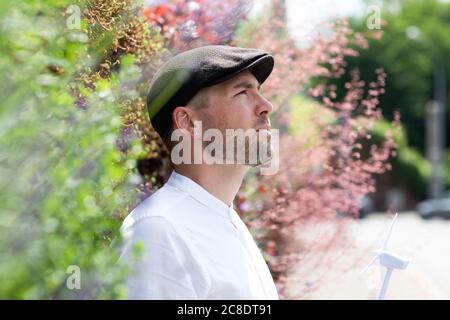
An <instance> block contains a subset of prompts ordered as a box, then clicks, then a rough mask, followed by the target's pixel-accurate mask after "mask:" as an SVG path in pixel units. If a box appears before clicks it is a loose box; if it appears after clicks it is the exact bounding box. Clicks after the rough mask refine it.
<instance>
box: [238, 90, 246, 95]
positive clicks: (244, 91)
mask: <svg viewBox="0 0 450 320" xmlns="http://www.w3.org/2000/svg"><path fill="white" fill-rule="evenodd" d="M243 93H244V94H247V90H243V91H241V92H239V93H238V94H237V95H240V94H243Z"/></svg>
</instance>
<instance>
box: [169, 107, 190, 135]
mask: <svg viewBox="0 0 450 320" xmlns="http://www.w3.org/2000/svg"><path fill="white" fill-rule="evenodd" d="M194 116H195V115H194V110H192V109H190V108H188V107H181V106H180V107H176V108H175V109H174V110H173V112H172V122H173V127H174V129H175V130H177V129H178V130H183V132H185V133H188V134H189V135H191V136H193V135H194V119H193V117H194Z"/></svg>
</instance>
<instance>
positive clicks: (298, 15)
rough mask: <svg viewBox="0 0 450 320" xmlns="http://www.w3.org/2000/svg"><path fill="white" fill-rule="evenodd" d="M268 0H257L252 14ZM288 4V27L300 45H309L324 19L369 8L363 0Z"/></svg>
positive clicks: (298, 0)
mask: <svg viewBox="0 0 450 320" xmlns="http://www.w3.org/2000/svg"><path fill="white" fill-rule="evenodd" d="M268 1H269V0H255V4H254V8H253V12H252V13H251V15H256V14H257V12H259V11H260V10H261V9H262V8H263V7H264V5H265V4H266V3H268ZM374 3H376V1H374ZM286 5H287V19H288V28H289V30H290V32H291V34H292V36H293V37H294V38H295V39H296V40H297V42H298V43H299V44H300V45H307V44H308V42H309V41H310V40H311V38H312V37H314V33H315V32H316V31H317V30H318V27H319V26H320V25H321V23H323V22H324V21H326V20H329V19H332V18H337V17H347V16H352V15H356V16H357V15H364V14H366V11H367V9H368V7H367V4H365V3H364V1H363V0H286Z"/></svg>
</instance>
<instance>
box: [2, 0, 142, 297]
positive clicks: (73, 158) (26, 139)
mask: <svg viewBox="0 0 450 320" xmlns="http://www.w3.org/2000/svg"><path fill="white" fill-rule="evenodd" d="M72 4H73V3H71V2H67V1H64V0H54V1H51V0H49V1H44V2H37V1H31V0H30V1H19V2H17V1H2V2H1V10H0V28H1V30H0V31H1V32H0V57H1V58H0V85H1V90H0V190H1V191H0V261H1V262H0V299H5V298H9V299H62V298H124V297H125V292H124V288H123V286H122V285H121V279H122V278H123V276H124V274H125V271H126V270H124V269H123V268H119V267H118V266H117V265H116V262H117V259H118V253H119V251H118V247H119V245H120V237H119V227H120V224H121V220H122V219H121V218H123V217H124V216H125V215H126V214H127V213H128V212H129V210H130V206H132V205H133V201H135V198H136V187H135V186H136V184H137V182H139V176H138V175H137V174H136V173H135V172H134V170H135V160H134V159H137V158H138V157H139V156H141V154H142V148H141V147H140V143H139V142H137V141H135V140H132V141H128V142H127V144H128V147H129V148H127V150H128V151H127V152H119V151H118V148H117V141H118V138H119V137H120V130H121V128H122V119H121V113H122V110H121V103H122V101H123V100H124V99H126V98H128V97H134V96H136V95H137V93H133V90H131V89H129V90H128V89H127V90H123V89H122V86H123V83H124V82H125V80H126V81H128V82H130V81H133V79H137V78H138V77H139V76H140V75H139V69H137V68H136V66H135V65H134V64H133V62H132V59H131V58H127V62H126V63H125V67H124V66H122V68H121V70H120V73H117V74H112V76H111V77H110V78H108V79H102V80H98V79H97V80H96V81H95V87H96V90H95V91H94V90H91V89H88V88H86V87H85V86H84V83H82V82H81V81H79V80H77V79H79V78H80V75H82V74H83V73H85V72H86V71H87V70H91V69H93V68H95V66H96V64H97V63H98V62H99V60H98V59H100V58H99V57H101V56H102V51H99V50H102V49H99V48H98V46H95V45H91V44H90V43H89V40H88V37H87V30H86V26H85V23H82V24H81V29H79V30H77V29H73V30H70V29H68V28H67V25H66V19H67V15H66V16H64V14H63V13H64V12H65V9H66V8H67V7H68V6H69V5H72ZM130 59H131V60H130ZM113 239H116V240H115V241H113ZM70 265H77V266H79V267H80V270H81V290H76V289H75V290H69V289H68V288H67V286H66V280H67V278H68V277H69V275H70V274H68V273H66V270H67V268H68V267H69V266H70Z"/></svg>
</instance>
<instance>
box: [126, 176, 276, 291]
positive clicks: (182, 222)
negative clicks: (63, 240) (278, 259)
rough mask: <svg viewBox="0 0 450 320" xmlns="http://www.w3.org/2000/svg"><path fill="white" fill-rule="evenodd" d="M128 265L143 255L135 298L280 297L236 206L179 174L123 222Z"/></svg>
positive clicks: (133, 278)
mask: <svg viewBox="0 0 450 320" xmlns="http://www.w3.org/2000/svg"><path fill="white" fill-rule="evenodd" d="M121 231H122V235H123V238H124V250H123V252H122V255H121V260H122V261H127V262H131V261H132V259H133V258H132V256H133V247H134V244H135V243H136V242H140V243H141V244H142V245H143V246H144V249H143V252H142V256H141V258H140V259H139V260H138V262H137V263H135V264H134V267H133V269H132V271H131V273H130V274H129V277H128V279H127V288H128V298H129V299H278V293H277V290H276V287H275V284H274V282H273V278H272V276H271V274H270V271H269V269H268V267H267V264H266V262H265V261H264V258H263V256H262V254H261V252H260V250H259V249H258V247H257V245H256V244H255V241H254V240H253V237H252V236H251V234H250V232H249V231H248V229H247V227H246V226H245V224H244V222H243V221H242V220H241V218H240V217H239V216H238V214H237V213H236V211H235V210H234V209H233V206H232V205H231V206H227V205H226V204H225V203H224V202H222V201H221V200H219V199H218V198H216V197H215V196H213V195H212V194H210V193H209V192H208V191H206V190H205V189H203V188H202V187H201V186H200V185H199V184H197V183H196V182H194V181H193V180H191V179H189V178H187V177H185V176H183V175H180V174H178V173H176V172H175V171H173V172H172V174H171V176H170V178H169V180H168V182H167V183H166V184H165V185H164V186H163V187H162V188H160V189H159V190H158V191H156V192H155V193H154V194H152V195H151V196H150V197H148V198H147V199H146V200H144V201H143V202H142V203H141V204H139V206H137V207H136V208H135V209H134V210H133V211H132V212H131V213H130V214H129V215H128V216H127V218H126V219H125V221H124V222H123V225H122V228H121Z"/></svg>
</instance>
